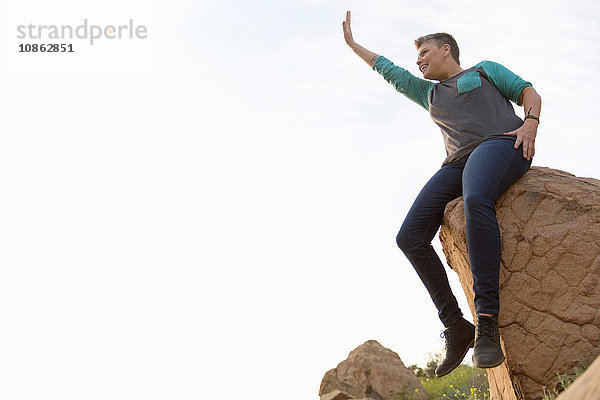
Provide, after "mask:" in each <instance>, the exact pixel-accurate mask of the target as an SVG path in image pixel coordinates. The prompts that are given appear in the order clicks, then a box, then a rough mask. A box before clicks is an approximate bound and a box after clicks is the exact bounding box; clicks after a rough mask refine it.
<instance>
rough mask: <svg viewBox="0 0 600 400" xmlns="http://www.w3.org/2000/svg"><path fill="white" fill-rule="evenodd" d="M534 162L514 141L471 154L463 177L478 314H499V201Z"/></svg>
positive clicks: (484, 145) (481, 147)
mask: <svg viewBox="0 0 600 400" xmlns="http://www.w3.org/2000/svg"><path fill="white" fill-rule="evenodd" d="M530 165H531V161H527V160H526V159H525V158H523V149H522V147H521V146H519V148H518V149H515V148H514V141H512V140H508V139H502V138H500V139H490V140H487V141H485V142H483V143H481V144H480V145H479V146H477V148H476V149H475V150H474V151H473V152H472V153H471V154H470V155H469V157H468V159H467V161H466V164H465V168H464V171H463V177H462V186H463V200H464V206H465V218H466V225H467V248H468V251H469V260H470V262H471V271H472V273H473V291H474V292H475V311H476V313H477V314H478V315H479V314H491V315H498V313H499V311H500V302H499V295H498V283H499V274H500V251H501V247H500V230H499V227H498V220H497V219H496V202H497V201H498V198H500V196H501V195H502V194H503V193H504V192H505V191H506V190H507V189H508V187H509V186H510V185H511V184H512V183H513V182H515V181H516V180H517V179H519V178H520V177H521V176H522V175H523V174H525V173H526V172H527V171H528V170H529V167H530Z"/></svg>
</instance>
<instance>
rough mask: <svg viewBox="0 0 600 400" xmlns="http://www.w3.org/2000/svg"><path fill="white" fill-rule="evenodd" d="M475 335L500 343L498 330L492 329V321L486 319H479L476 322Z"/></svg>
mask: <svg viewBox="0 0 600 400" xmlns="http://www.w3.org/2000/svg"><path fill="white" fill-rule="evenodd" d="M477 322H478V323H477V333H476V336H477V337H478V338H479V337H482V336H487V337H489V338H490V339H492V341H494V342H495V343H498V344H499V343H500V334H499V332H498V329H494V321H492V320H490V319H488V318H479V319H478V320H477Z"/></svg>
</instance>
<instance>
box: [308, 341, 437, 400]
mask: <svg viewBox="0 0 600 400" xmlns="http://www.w3.org/2000/svg"><path fill="white" fill-rule="evenodd" d="M416 390H418V393H417V392H416ZM334 392H335V393H334ZM319 396H321V400H325V399H327V400H333V399H335V400H346V399H347V398H351V399H373V400H395V399H398V398H402V399H428V397H427V394H426V393H425V390H424V389H423V385H421V381H419V378H417V376H416V375H415V373H414V372H413V371H412V370H411V369H408V368H406V367H405V366H404V363H403V362H402V360H401V359H400V356H398V354H396V353H395V352H393V351H392V350H390V349H387V348H385V347H383V346H382V345H381V344H379V343H378V342H377V341H376V340H368V341H366V342H365V343H363V344H362V345H360V346H358V347H357V348H356V349H354V350H352V351H351V352H350V354H349V355H348V358H347V359H346V360H344V361H342V362H341V363H339V364H338V366H337V367H336V368H334V369H331V370H329V371H327V372H326V373H325V376H324V377H323V380H322V381H321V387H320V389H319ZM338 396H339V397H338ZM344 396H349V397H344Z"/></svg>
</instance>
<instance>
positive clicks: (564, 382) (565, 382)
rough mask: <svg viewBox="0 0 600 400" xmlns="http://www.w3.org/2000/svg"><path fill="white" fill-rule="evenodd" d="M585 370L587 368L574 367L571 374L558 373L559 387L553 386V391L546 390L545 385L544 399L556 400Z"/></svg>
mask: <svg viewBox="0 0 600 400" xmlns="http://www.w3.org/2000/svg"><path fill="white" fill-rule="evenodd" d="M584 372H585V368H582V367H574V368H573V373H571V374H569V373H567V374H557V375H558V388H553V389H552V390H551V391H550V390H546V388H545V387H544V399H543V400H554V399H556V397H557V396H558V395H559V394H560V393H561V392H562V391H563V390H565V389H566V388H568V387H569V386H570V385H571V383H573V382H574V381H575V379H577V378H579V377H580V376H581V374H583V373H584Z"/></svg>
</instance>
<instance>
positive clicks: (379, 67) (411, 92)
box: [373, 56, 435, 110]
mask: <svg viewBox="0 0 600 400" xmlns="http://www.w3.org/2000/svg"><path fill="white" fill-rule="evenodd" d="M373 69H374V70H375V71H377V72H379V74H380V75H381V76H383V78H384V79H385V80H386V81H388V82H389V83H391V84H392V86H394V88H395V89H396V90H397V91H399V92H400V93H402V94H403V95H405V96H406V97H408V98H409V99H411V100H412V101H414V102H415V103H417V104H418V105H420V106H422V107H424V108H425V109H426V110H429V99H428V97H429V92H430V91H431V89H433V87H434V86H435V84H434V83H433V82H430V81H427V80H425V79H420V78H417V77H416V76H414V75H413V74H411V73H410V72H408V71H407V70H405V69H404V68H400V67H397V66H395V65H394V64H393V63H392V62H391V61H390V60H388V59H387V58H385V57H384V56H379V57H377V59H376V60H375V63H374V64H373Z"/></svg>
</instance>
